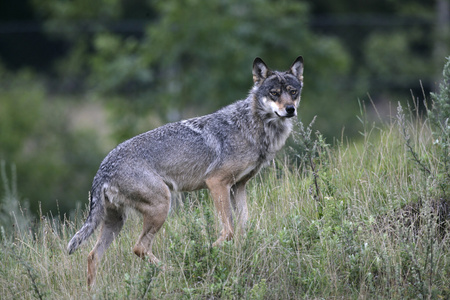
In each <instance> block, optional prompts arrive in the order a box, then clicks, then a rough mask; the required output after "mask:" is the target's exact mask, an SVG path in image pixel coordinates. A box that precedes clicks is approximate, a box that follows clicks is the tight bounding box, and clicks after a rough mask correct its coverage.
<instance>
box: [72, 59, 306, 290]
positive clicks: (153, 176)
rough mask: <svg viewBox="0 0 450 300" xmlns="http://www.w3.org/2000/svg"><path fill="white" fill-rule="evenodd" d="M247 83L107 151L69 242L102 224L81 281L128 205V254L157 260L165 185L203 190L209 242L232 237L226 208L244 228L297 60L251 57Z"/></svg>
mask: <svg viewBox="0 0 450 300" xmlns="http://www.w3.org/2000/svg"><path fill="white" fill-rule="evenodd" d="M253 82H254V85H253V87H252V88H251V90H250V92H249V94H248V97H247V98H246V99H245V100H240V101H237V102H235V103H233V104H231V105H228V106H226V107H224V108H222V109H220V110H218V111H217V112H215V113H212V114H209V115H206V116H201V117H197V118H193V119H189V120H183V121H179V122H176V123H170V124H166V125H164V126H162V127H159V128H156V129H154V130H151V131H148V132H146V133H143V134H140V135H138V136H136V137H134V138H131V139H129V140H127V141H125V142H123V143H121V144H120V145H118V146H117V147H116V148H115V149H113V150H112V151H111V152H110V153H109V154H108V155H107V156H106V158H105V159H104V160H103V162H102V163H101V165H100V168H99V170H98V172H97V174H96V175H95V177H94V181H93V184H92V189H91V192H90V197H89V199H90V211H89V215H88V217H87V219H86V222H85V223H84V225H83V227H82V228H81V229H80V230H79V231H78V232H77V233H76V234H75V235H74V236H73V238H72V239H71V240H70V242H69V244H68V252H69V254H72V253H73V252H74V251H75V250H76V249H77V248H78V247H79V246H80V245H81V244H82V243H83V242H84V241H85V240H86V239H87V238H88V237H89V236H91V235H92V233H93V232H94V230H95V229H96V228H97V227H98V226H99V225H100V224H101V231H100V233H99V237H98V240H97V243H96V244H95V246H94V248H93V249H92V251H91V252H90V253H89V256H88V276H87V282H88V286H91V285H92V284H93V283H94V281H95V274H96V269H97V265H98V263H99V261H100V259H101V258H102V256H103V254H104V252H105V251H106V249H107V248H108V246H109V245H110V244H111V242H112V241H113V240H114V238H115V237H116V236H117V235H118V233H119V232H120V230H121V229H122V226H123V224H124V222H125V219H126V213H125V212H126V209H127V208H134V209H135V210H137V211H139V212H140V213H142V215H143V223H144V226H143V231H142V234H141V235H140V237H139V239H138V241H137V243H136V245H135V246H134V248H133V251H134V253H135V254H136V255H137V256H139V257H141V258H144V257H148V259H149V260H150V261H151V262H153V263H157V262H158V259H157V258H156V257H155V256H154V255H153V253H152V243H153V240H154V238H155V235H156V233H157V232H158V230H159V229H160V228H161V226H162V225H163V223H164V221H165V220H166V218H167V215H168V213H169V208H170V195H171V194H170V191H171V190H172V191H194V190H198V189H204V188H207V189H209V191H210V193H211V196H212V198H213V201H214V206H215V208H216V210H217V213H218V216H219V217H220V220H221V223H222V226H223V227H222V231H221V233H220V236H219V238H218V239H217V241H216V242H215V243H214V244H213V246H217V245H220V244H221V243H222V242H223V241H226V240H230V239H231V238H232V237H233V233H234V226H233V225H234V224H233V214H234V217H235V218H236V223H237V224H236V225H238V226H240V227H244V226H245V223H246V221H247V219H248V210H247V202H246V195H245V185H246V183H247V182H248V180H249V179H250V178H252V177H253V176H254V175H255V174H256V173H257V172H258V171H259V170H260V169H261V167H263V166H264V165H265V164H266V163H268V162H269V161H270V160H272V159H273V158H274V157H275V154H276V152H277V151H278V150H280V149H281V148H282V146H283V145H284V143H285V141H286V139H287V138H288V136H289V134H290V132H291V130H292V118H293V117H295V116H297V107H298V105H299V102H300V93H301V90H302V86H303V58H302V57H301V56H299V57H298V58H297V59H296V60H295V61H294V63H293V64H292V66H291V68H290V69H289V70H287V71H284V72H279V71H272V70H270V69H269V68H268V67H267V66H266V64H265V63H264V62H263V61H262V59H260V58H256V59H255V60H254V62H253Z"/></svg>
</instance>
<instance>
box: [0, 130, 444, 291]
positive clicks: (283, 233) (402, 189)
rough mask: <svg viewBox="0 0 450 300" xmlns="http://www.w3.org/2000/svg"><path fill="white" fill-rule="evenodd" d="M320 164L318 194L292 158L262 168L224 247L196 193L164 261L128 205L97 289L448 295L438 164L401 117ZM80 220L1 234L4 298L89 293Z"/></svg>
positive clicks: (165, 247)
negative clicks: (141, 240) (417, 158)
mask: <svg viewBox="0 0 450 300" xmlns="http://www.w3.org/2000/svg"><path fill="white" fill-rule="evenodd" d="M408 126H409V127H410V130H411V133H414V136H413V140H414V141H415V142H416V143H415V145H417V146H416V149H415V150H416V151H417V152H418V153H419V155H421V157H422V158H423V159H429V160H432V159H433V157H434V154H433V152H432V147H431V144H432V143H431V138H429V136H430V134H429V131H428V129H427V128H426V126H420V125H418V124H409V125H408ZM318 165H320V168H319V171H318V174H319V175H320V179H319V181H318V183H319V187H320V191H321V195H322V197H321V198H320V199H314V197H313V194H314V192H313V191H314V187H313V177H312V175H311V173H310V172H308V171H305V170H303V171H302V169H301V168H298V167H295V166H293V165H292V164H289V163H286V162H284V161H277V162H276V163H274V164H272V165H271V166H269V167H268V168H266V169H265V170H264V171H263V172H262V174H261V175H259V176H258V177H257V178H255V179H254V180H252V182H251V184H249V187H248V193H247V195H248V202H249V210H250V223H249V227H248V229H247V233H246V235H240V234H239V233H238V234H237V236H236V238H235V240H234V241H231V242H227V243H225V245H224V246H223V247H221V248H218V249H214V248H211V247H210V244H211V242H212V241H214V239H215V238H216V237H217V235H218V231H219V225H218V224H217V222H216V220H215V219H214V211H213V208H212V204H211V200H210V199H209V196H208V193H206V192H198V193H193V194H190V195H189V196H188V199H187V201H185V204H184V205H183V206H181V207H178V208H177V209H175V210H174V211H173V212H172V214H171V215H170V218H169V219H168V220H167V222H166V224H165V225H164V227H163V229H162V230H161V232H160V233H159V235H158V238H157V240H156V243H155V245H154V250H155V254H156V255H157V256H158V257H159V258H160V259H161V260H162V261H163V262H164V270H162V269H160V268H155V267H152V266H151V265H149V264H148V263H146V262H144V261H141V260H139V259H138V258H137V257H135V256H134V254H132V252H131V248H132V246H133V245H134V243H135V241H136V239H137V237H138V235H139V231H140V230H139V229H138V228H140V226H141V225H140V224H141V223H140V220H139V216H134V217H131V218H130V219H129V220H128V222H127V224H126V226H125V228H124V230H123V231H122V233H121V235H120V237H119V239H117V240H116V242H114V243H113V245H112V246H111V247H110V248H109V250H108V251H107V253H106V255H105V258H104V260H103V261H102V264H101V267H100V268H99V271H98V280H97V285H96V287H95V288H94V290H93V292H92V295H93V296H95V298H100V299H103V298H105V299H106V298H107V299H116V298H130V299H140V298H149V299H178V298H182V297H184V298H194V299H195V298H201V299H205V298H208V299H210V298H225V299H226V298H230V299H232V298H239V299H293V298H294V299H295V298H327V299H330V298H345V299H352V298H353V299H358V298H370V299H373V298H382V299H405V298H427V297H431V298H437V299H445V298H447V297H450V279H449V277H450V276H449V275H450V255H449V252H450V249H449V244H450V243H449V235H448V234H447V235H444V234H443V232H442V230H441V231H439V230H438V229H439V228H437V226H436V218H437V217H436V214H434V213H433V212H435V209H434V207H435V205H434V203H435V199H436V197H437V196H436V195H437V189H436V188H435V186H434V183H433V179H432V176H428V177H427V176H424V174H423V173H422V172H421V171H420V168H418V167H417V165H415V164H414V162H412V161H411V160H410V157H409V156H408V153H407V151H405V146H404V142H403V140H402V138H401V135H400V134H399V128H398V125H396V124H391V125H386V126H384V127H383V129H372V130H371V131H366V132H365V139H364V141H363V142H361V143H360V144H358V145H340V146H334V147H333V148H331V149H330V150H329V151H327V152H323V153H321V159H320V161H318ZM432 171H433V170H432ZM417 203H419V204H417ZM411 216H416V218H413V219H415V220H418V221H417V222H412V221H411V220H412V217H411ZM448 222H449V221H448V219H447V224H448ZM419 223H420V224H419ZM207 224H208V225H207ZM211 224H214V225H211ZM79 227H81V224H80V222H79V221H78V222H77V224H74V223H73V221H68V222H66V223H65V224H62V225H58V224H56V223H55V221H53V220H49V219H43V220H41V222H40V224H38V226H37V228H38V230H37V233H35V234H30V233H28V232H16V234H15V236H6V238H5V236H3V238H2V239H0V241H1V243H2V244H1V251H0V265H1V271H0V298H1V299H13V298H22V299H31V298H39V297H40V296H41V297H42V298H50V299H63V298H64V299H70V298H72V299H84V298H87V297H88V295H89V293H88V291H87V289H86V286H85V280H86V271H85V269H86V257H87V254H88V252H89V250H90V249H91V248H92V246H93V243H94V242H95V238H92V239H91V240H90V241H89V243H88V245H86V246H85V247H83V248H82V249H80V250H79V251H77V252H76V253H75V254H74V255H72V256H68V255H67V254H66V252H65V248H66V245H67V242H68V240H69V238H70V236H71V234H73V233H74V232H75V230H76V229H78V228H79ZM448 228H449V227H448V226H447V227H446V229H445V230H446V232H448V230H449V229H448Z"/></svg>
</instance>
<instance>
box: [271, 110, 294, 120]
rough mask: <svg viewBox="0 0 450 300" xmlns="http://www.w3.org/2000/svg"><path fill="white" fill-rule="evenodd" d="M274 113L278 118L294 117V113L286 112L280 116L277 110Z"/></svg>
mask: <svg viewBox="0 0 450 300" xmlns="http://www.w3.org/2000/svg"><path fill="white" fill-rule="evenodd" d="M275 114H276V115H277V116H278V117H279V118H283V119H284V118H287V119H289V118H292V117H295V113H288V114H286V115H285V116H280V114H279V113H278V112H275Z"/></svg>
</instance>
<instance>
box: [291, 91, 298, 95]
mask: <svg viewBox="0 0 450 300" xmlns="http://www.w3.org/2000/svg"><path fill="white" fill-rule="evenodd" d="M297 93H298V91H297V90H290V91H289V94H291V95H292V96H295V95H297Z"/></svg>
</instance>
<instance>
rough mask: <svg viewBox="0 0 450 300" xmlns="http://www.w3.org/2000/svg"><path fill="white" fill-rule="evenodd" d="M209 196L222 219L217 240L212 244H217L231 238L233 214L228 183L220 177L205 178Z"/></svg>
mask: <svg viewBox="0 0 450 300" xmlns="http://www.w3.org/2000/svg"><path fill="white" fill-rule="evenodd" d="M206 185H207V186H208V189H209V191H210V192H211V196H212V198H213V201H214V206H215V207H216V210H217V213H218V214H219V217H220V219H221V221H222V225H223V229H222V232H221V233H220V236H219V238H218V239H217V241H215V242H214V243H213V246H214V247H215V246H219V245H220V244H222V243H223V242H224V241H229V240H231V239H232V238H233V216H232V211H231V202H230V187H231V185H230V184H227V183H226V182H224V180H223V179H222V178H220V177H212V178H209V179H208V180H206Z"/></svg>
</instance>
